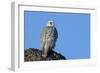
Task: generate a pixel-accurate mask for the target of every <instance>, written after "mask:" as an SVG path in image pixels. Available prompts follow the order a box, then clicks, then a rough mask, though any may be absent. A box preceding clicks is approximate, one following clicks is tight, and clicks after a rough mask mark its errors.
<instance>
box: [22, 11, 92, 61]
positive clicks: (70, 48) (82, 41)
mask: <svg viewBox="0 0 100 73" xmlns="http://www.w3.org/2000/svg"><path fill="white" fill-rule="evenodd" d="M48 20H53V21H54V23H55V27H56V28H57V30H58V39H57V43H56V47H55V49H54V50H55V51H57V52H58V53H61V54H62V55H64V56H65V57H66V59H85V58H90V14H84V13H61V12H38V11H37V12H36V11H24V28H25V29H24V34H25V35H24V41H25V42H24V47H25V49H26V48H39V49H40V33H41V30H42V28H43V27H45V26H46V24H47V22H48Z"/></svg>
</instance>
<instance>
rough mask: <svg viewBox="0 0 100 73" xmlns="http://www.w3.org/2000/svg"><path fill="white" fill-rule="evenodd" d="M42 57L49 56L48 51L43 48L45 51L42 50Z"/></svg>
mask: <svg viewBox="0 0 100 73" xmlns="http://www.w3.org/2000/svg"><path fill="white" fill-rule="evenodd" d="M42 57H44V58H46V57H47V51H46V49H44V50H43V52H42Z"/></svg>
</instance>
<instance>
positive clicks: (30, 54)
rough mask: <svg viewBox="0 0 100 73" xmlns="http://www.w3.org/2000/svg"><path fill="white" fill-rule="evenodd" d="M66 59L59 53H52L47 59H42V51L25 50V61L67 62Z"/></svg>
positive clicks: (34, 49)
mask: <svg viewBox="0 0 100 73" xmlns="http://www.w3.org/2000/svg"><path fill="white" fill-rule="evenodd" d="M65 59H66V58H65V57H64V56H63V55H61V54H60V53H57V52H56V51H51V52H49V53H48V56H47V57H46V58H43V57H42V51H41V50H39V49H36V48H29V49H24V61H25V62H27V61H43V60H65Z"/></svg>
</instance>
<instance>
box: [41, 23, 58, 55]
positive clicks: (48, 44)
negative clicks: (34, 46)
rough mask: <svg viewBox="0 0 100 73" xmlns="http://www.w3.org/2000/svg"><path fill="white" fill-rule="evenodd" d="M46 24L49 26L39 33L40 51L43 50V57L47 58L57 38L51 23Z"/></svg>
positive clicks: (55, 30)
mask: <svg viewBox="0 0 100 73" xmlns="http://www.w3.org/2000/svg"><path fill="white" fill-rule="evenodd" d="M48 24H50V25H49V26H48V25H47V26H46V27H44V28H43V31H42V33H41V49H42V50H43V53H42V56H43V57H47V55H48V53H49V51H51V50H52V49H53V48H54V47H55V45H56V40H57V38H58V32H57V29H56V27H55V26H54V24H53V22H51V23H48Z"/></svg>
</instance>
